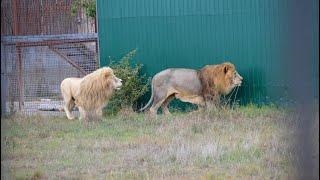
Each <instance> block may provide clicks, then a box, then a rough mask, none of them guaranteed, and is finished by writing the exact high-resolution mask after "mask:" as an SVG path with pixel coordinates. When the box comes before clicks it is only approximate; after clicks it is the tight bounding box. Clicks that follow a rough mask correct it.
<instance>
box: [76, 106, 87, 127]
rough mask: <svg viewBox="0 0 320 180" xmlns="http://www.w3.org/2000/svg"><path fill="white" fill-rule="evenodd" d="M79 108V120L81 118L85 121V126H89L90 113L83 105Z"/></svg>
mask: <svg viewBox="0 0 320 180" xmlns="http://www.w3.org/2000/svg"><path fill="white" fill-rule="evenodd" d="M78 108H79V112H80V117H79V120H80V122H81V121H82V122H83V123H84V126H85V127H86V128H87V127H88V113H87V111H86V110H85V109H83V108H82V107H78Z"/></svg>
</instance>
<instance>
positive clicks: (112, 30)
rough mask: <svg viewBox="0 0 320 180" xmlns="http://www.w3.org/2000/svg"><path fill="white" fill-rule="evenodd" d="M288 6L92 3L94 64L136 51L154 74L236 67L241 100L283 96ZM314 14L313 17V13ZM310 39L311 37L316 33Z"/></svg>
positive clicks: (252, 0) (245, 1)
mask: <svg viewBox="0 0 320 180" xmlns="http://www.w3.org/2000/svg"><path fill="white" fill-rule="evenodd" d="M289 3H290V1H289V0H281V1H279V0H268V1H257V0H162V1H159V0H107V1H104V0H97V8H98V31H99V32H98V33H99V46H100V49H99V50H100V64H101V65H107V64H108V63H109V56H110V57H112V58H113V59H119V58H120V57H122V56H123V55H124V54H126V53H128V52H129V51H130V50H132V49H135V48H137V50H138V51H137V56H136V58H135V60H136V61H138V62H141V63H143V64H144V65H145V67H144V70H145V72H146V73H147V74H148V75H150V76H152V75H154V74H155V73H157V72H159V71H161V70H163V69H166V68H169V67H185V68H200V67H202V66H204V65H206V64H217V63H221V62H224V61H230V62H232V63H234V64H235V65H236V67H237V69H238V71H239V73H240V74H241V75H243V77H244V79H245V82H244V86H243V87H242V88H241V89H240V92H239V93H240V95H239V97H241V101H242V102H249V101H253V102H266V101H269V100H268V99H269V98H270V100H279V98H280V97H281V98H285V97H286V96H287V89H288V80H287V78H286V77H287V76H288V75H287V74H286V73H285V71H283V68H284V67H285V64H284V63H285V62H286V61H283V59H284V58H287V57H286V55H285V54H284V53H283V52H284V50H283V48H284V47H285V46H286V45H287V44H286V43H287V39H288V38H289V37H288V31H289V24H288V7H289V6H288V4H289ZM315 14H316V13H315ZM315 33H316V32H315Z"/></svg>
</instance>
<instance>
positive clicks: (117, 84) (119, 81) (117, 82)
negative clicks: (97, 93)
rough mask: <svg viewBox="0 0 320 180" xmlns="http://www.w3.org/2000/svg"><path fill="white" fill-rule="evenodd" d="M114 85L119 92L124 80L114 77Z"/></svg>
mask: <svg viewBox="0 0 320 180" xmlns="http://www.w3.org/2000/svg"><path fill="white" fill-rule="evenodd" d="M113 85H114V87H115V89H116V90H119V89H120V88H121V86H122V79H120V78H117V77H116V76H114V77H113Z"/></svg>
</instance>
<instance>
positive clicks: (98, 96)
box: [60, 67, 122, 124]
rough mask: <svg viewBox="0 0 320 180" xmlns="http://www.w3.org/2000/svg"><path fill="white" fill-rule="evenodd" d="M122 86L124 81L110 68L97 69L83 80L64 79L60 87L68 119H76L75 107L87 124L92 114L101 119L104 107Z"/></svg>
mask: <svg viewBox="0 0 320 180" xmlns="http://www.w3.org/2000/svg"><path fill="white" fill-rule="evenodd" d="M121 86H122V80H121V79H119V78H117V77H116V76H115V75H114V73H113V70H112V69H111V68H110V67H103V68H100V69H97V70H96V71H94V72H92V73H90V74H88V75H86V76H84V77H83V78H66V79H64V80H63V81H62V82H61V86H60V87H61V93H62V97H63V100H64V102H65V105H64V111H65V112H66V114H67V117H68V119H74V116H73V115H72V114H71V111H72V109H73V108H74V107H75V106H77V107H78V109H79V111H80V119H83V120H84V121H85V123H86V124H87V121H88V115H89V114H90V113H91V114H93V115H95V116H96V117H98V118H101V117H102V109H103V107H104V106H105V105H106V104H107V101H108V100H109V98H110V96H111V95H112V93H113V91H114V90H115V89H120V87H121Z"/></svg>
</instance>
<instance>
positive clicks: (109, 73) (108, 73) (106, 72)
mask: <svg viewBox="0 0 320 180" xmlns="http://www.w3.org/2000/svg"><path fill="white" fill-rule="evenodd" d="M111 74H112V71H111V70H110V69H106V70H105V71H104V77H105V78H108V77H109V76H110V75H111Z"/></svg>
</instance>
